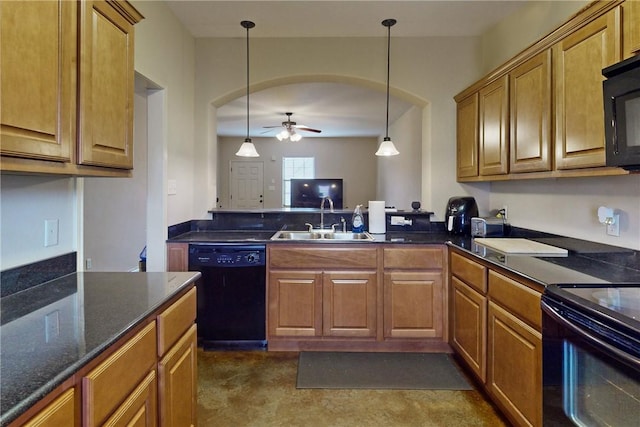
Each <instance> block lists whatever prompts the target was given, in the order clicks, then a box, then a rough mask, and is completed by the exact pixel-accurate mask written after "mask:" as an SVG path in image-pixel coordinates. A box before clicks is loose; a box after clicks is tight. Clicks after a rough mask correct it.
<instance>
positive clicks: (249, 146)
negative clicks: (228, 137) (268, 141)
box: [236, 138, 260, 157]
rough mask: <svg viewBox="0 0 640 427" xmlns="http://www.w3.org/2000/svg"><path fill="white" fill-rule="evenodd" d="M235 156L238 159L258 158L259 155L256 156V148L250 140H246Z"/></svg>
mask: <svg viewBox="0 0 640 427" xmlns="http://www.w3.org/2000/svg"><path fill="white" fill-rule="evenodd" d="M236 156H239V157H260V154H258V151H257V150H256V146H255V145H253V142H251V139H250V138H247V139H245V140H244V142H243V143H242V145H241V146H240V149H239V150H238V152H237V153H236Z"/></svg>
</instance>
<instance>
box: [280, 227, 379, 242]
mask: <svg viewBox="0 0 640 427" xmlns="http://www.w3.org/2000/svg"><path fill="white" fill-rule="evenodd" d="M271 240H302V241H316V242H335V243H338V242H340V243H342V242H373V240H374V238H373V236H372V235H371V234H369V233H367V232H364V233H350V232H341V231H331V230H313V231H288V230H280V231H278V232H277V233H276V234H274V235H273V236H271Z"/></svg>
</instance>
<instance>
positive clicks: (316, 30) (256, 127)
mask: <svg viewBox="0 0 640 427" xmlns="http://www.w3.org/2000/svg"><path fill="white" fill-rule="evenodd" d="M547 1H549V0H547ZM166 3H167V4H168V6H169V7H170V8H171V10H172V11H173V12H174V14H175V15H176V16H177V18H178V19H179V20H180V21H181V22H182V23H183V24H184V25H185V27H186V28H187V29H188V30H189V31H190V32H191V34H192V35H193V36H194V37H196V38H200V37H226V38H241V37H242V38H244V37H246V30H245V29H243V28H242V27H241V26H240V21H243V20H251V21H254V22H255V23H256V27H255V28H253V29H251V31H250V37H251V38H254V37H258V38H259V37H274V38H282V37H284V38H286V37H381V35H382V37H384V35H385V33H386V30H385V29H384V28H383V27H382V25H381V22H382V20H383V19H386V18H394V19H397V21H398V24H397V25H396V26H394V27H393V28H392V30H391V36H392V37H429V36H478V35H480V34H482V33H483V32H484V31H486V30H487V29H488V28H490V27H491V26H492V25H494V24H495V23H497V22H498V21H500V20H501V19H503V18H504V17H506V16H507V15H509V14H511V13H513V12H514V11H515V10H517V9H518V8H519V7H521V6H522V5H523V4H524V3H525V1H524V0H515V1H513V0H511V1H509V0H500V1H484V0H448V1H432V0H411V1H403V0H396V1H376V0H374V1H368V0H353V1H334V0H306V1H295V0H292V1H270V0H252V1H245V0H234V1H218V0H199V1H192V0H166ZM283 19H285V20H286V25H282V22H283ZM250 101H251V102H250V125H251V129H250V135H251V136H252V137H257V136H271V135H275V134H276V133H277V132H276V131H271V132H269V133H263V132H265V131H266V129H264V126H273V125H279V124H280V123H281V122H282V121H284V120H286V116H285V114H284V113H285V112H287V111H290V112H293V113H294V114H293V116H292V120H293V121H295V122H297V123H298V125H304V126H308V127H311V128H316V129H321V130H322V133H320V134H314V133H309V132H305V133H303V136H309V137H360V136H366V137H375V136H378V135H381V134H384V126H385V109H386V94H384V93H381V92H378V91H374V90H371V89H367V88H362V87H355V86H350V85H344V84H338V83H300V84H292V85H285V86H280V87H275V88H270V89H266V90H263V91H261V92H256V93H252V94H251V95H250ZM410 107H411V104H409V103H407V102H405V101H402V100H399V99H396V98H394V97H391V99H390V107H389V122H390V123H393V122H394V121H395V120H396V119H397V118H398V117H400V116H401V115H402V114H404V113H405V112H406V111H407V110H408V109H409V108H410ZM246 126H247V124H246V98H245V97H244V96H243V97H241V98H238V99H236V100H234V101H232V102H230V103H229V104H227V105H225V106H222V107H220V108H219V109H218V134H219V135H222V136H234V137H243V136H245V135H246Z"/></svg>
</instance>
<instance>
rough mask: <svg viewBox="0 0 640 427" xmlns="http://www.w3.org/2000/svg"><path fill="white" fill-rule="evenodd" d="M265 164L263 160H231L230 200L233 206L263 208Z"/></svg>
mask: <svg viewBox="0 0 640 427" xmlns="http://www.w3.org/2000/svg"><path fill="white" fill-rule="evenodd" d="M263 169H264V165H263V163H262V162H247V161H236V160H232V161H231V162H230V171H229V201H230V205H231V207H232V208H248V209H250V208H261V207H262V200H263V197H262V196H263V193H264V192H263V185H264V176H263V173H264V172H263Z"/></svg>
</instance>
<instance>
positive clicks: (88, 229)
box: [82, 93, 148, 271]
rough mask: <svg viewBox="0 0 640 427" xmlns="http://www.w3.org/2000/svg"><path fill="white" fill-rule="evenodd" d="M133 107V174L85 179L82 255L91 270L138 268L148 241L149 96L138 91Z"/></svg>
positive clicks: (127, 269) (128, 269)
mask: <svg viewBox="0 0 640 427" xmlns="http://www.w3.org/2000/svg"><path fill="white" fill-rule="evenodd" d="M134 107H135V108H134V116H135V117H136V120H135V126H134V138H133V139H134V145H133V146H134V150H133V165H134V169H133V173H132V177H131V178H122V179H120V178H115V179H114V178H85V179H84V191H83V194H84V203H83V218H84V223H83V231H84V240H83V242H84V245H83V251H82V252H83V255H82V256H83V259H84V260H86V259H88V258H90V259H91V270H92V271H130V270H133V269H136V268H138V259H139V256H138V255H139V254H140V251H142V248H144V247H145V246H146V244H147V240H146V237H147V236H146V231H147V221H146V216H147V194H148V191H147V128H146V126H145V125H146V117H147V101H146V97H145V96H143V95H141V94H139V93H136V94H135V102H134ZM139 124H142V126H139ZM84 265H85V267H86V262H85V264H84Z"/></svg>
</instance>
